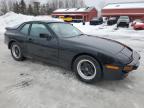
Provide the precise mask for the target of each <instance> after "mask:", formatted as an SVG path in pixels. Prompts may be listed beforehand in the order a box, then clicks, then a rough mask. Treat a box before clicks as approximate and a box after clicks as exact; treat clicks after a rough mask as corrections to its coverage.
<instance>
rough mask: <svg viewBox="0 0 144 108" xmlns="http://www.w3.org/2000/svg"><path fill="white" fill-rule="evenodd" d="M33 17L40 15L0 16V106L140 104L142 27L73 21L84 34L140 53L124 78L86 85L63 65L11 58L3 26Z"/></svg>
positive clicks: (117, 107) (140, 107)
mask: <svg viewBox="0 0 144 108" xmlns="http://www.w3.org/2000/svg"><path fill="white" fill-rule="evenodd" d="M33 18H37V19H41V18H42V19H43V17H42V16H41V17H33V16H25V15H21V14H19V15H18V14H15V13H12V12H11V13H8V14H6V15H4V16H1V17H0V85H1V86H0V108H94V107H98V108H144V103H143V100H144V36H143V34H144V31H134V30H132V29H131V28H130V29H122V28H121V29H119V30H114V29H115V27H114V26H105V25H100V26H89V25H88V24H86V25H85V26H83V25H82V24H81V23H80V24H74V26H76V27H77V28H79V29H80V30H82V31H83V32H84V33H86V34H92V35H96V36H101V37H106V38H110V39H114V40H118V41H120V42H123V43H125V44H127V45H129V46H131V47H132V48H133V49H135V50H136V51H138V52H139V53H140V54H141V56H142V59H141V66H140V68H139V69H138V70H136V71H133V72H132V73H131V74H130V75H129V77H128V78H126V79H124V80H122V81H102V82H99V83H96V84H93V85H89V84H85V83H82V82H81V81H79V80H77V78H76V77H75V75H74V73H72V72H70V71H67V70H65V69H62V68H59V67H55V66H52V65H48V64H45V63H42V62H40V61H34V60H26V61H24V62H16V61H14V60H13V59H12V57H11V55H10V51H9V50H8V49H7V46H6V45H5V44H4V43H3V36H4V35H3V33H4V31H5V30H4V28H5V27H6V26H13V25H16V24H19V23H20V22H23V21H26V20H33ZM44 18H47V19H51V18H50V17H46V16H45V17H44Z"/></svg>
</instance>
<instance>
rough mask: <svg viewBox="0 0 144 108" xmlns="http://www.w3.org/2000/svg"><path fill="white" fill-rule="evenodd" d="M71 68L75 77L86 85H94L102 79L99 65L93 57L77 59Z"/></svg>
mask: <svg viewBox="0 0 144 108" xmlns="http://www.w3.org/2000/svg"><path fill="white" fill-rule="evenodd" d="M73 68H74V71H75V72H76V75H77V77H78V78H79V79H80V80H82V81H84V82H86V83H94V82H96V81H99V80H100V79H101V78H102V70H101V67H100V64H99V63H98V61H97V60H96V59H94V58H93V57H90V56H80V57H78V58H77V59H76V60H75V62H74V67H73Z"/></svg>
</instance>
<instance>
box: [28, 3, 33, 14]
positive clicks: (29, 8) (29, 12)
mask: <svg viewBox="0 0 144 108" xmlns="http://www.w3.org/2000/svg"><path fill="white" fill-rule="evenodd" d="M27 14H28V15H33V8H32V5H31V4H29V6H28V9H27Z"/></svg>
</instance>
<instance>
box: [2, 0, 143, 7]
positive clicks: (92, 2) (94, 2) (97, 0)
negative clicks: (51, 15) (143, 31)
mask: <svg viewBox="0 0 144 108" xmlns="http://www.w3.org/2000/svg"><path fill="white" fill-rule="evenodd" d="M0 1H1V0H0ZM6 1H7V0H6ZM12 1H16V0H12ZM25 1H28V2H29V1H40V2H47V1H51V0H25ZM84 1H85V3H86V5H88V6H95V7H97V8H99V7H103V6H104V5H106V4H107V3H118V2H140V1H142V2H144V0H84Z"/></svg>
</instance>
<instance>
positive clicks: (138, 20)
mask: <svg viewBox="0 0 144 108" xmlns="http://www.w3.org/2000/svg"><path fill="white" fill-rule="evenodd" d="M134 22H138V23H143V22H144V21H143V20H140V19H136V20H135V21H134Z"/></svg>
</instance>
